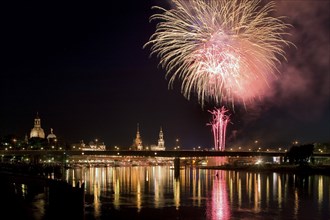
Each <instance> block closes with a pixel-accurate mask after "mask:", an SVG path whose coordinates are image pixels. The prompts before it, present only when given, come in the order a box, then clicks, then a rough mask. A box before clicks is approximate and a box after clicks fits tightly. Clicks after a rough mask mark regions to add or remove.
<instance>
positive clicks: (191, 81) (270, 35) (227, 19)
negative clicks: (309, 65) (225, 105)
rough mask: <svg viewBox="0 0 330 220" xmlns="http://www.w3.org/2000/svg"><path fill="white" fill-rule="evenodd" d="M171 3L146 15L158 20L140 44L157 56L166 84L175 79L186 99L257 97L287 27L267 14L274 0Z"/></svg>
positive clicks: (179, 0) (271, 70)
mask: <svg viewBox="0 0 330 220" xmlns="http://www.w3.org/2000/svg"><path fill="white" fill-rule="evenodd" d="M172 2H173V8H172V9H170V10H166V9H164V8H161V7H158V6H155V7H153V9H157V10H160V13H156V14H154V15H152V16H151V17H150V20H151V21H153V20H157V21H159V22H158V24H157V27H156V31H155V33H154V34H153V35H152V36H151V38H150V39H149V41H148V42H147V43H146V44H145V45H144V47H146V46H150V48H151V55H153V54H156V55H157V56H158V57H159V58H160V62H159V64H160V65H161V66H162V67H163V68H164V69H165V70H166V72H167V74H166V76H167V77H169V86H170V87H171V86H173V82H175V81H177V80H178V81H180V82H182V84H181V92H182V93H183V95H184V96H185V97H186V98H188V99H190V97H191V94H193V93H195V94H197V97H198V100H199V102H200V103H201V104H202V106H203V105H204V103H205V102H206V101H214V102H215V103H216V104H220V103H222V102H224V101H225V102H229V103H231V104H232V105H233V106H234V103H235V102H240V103H246V102H247V101H249V100H254V99H255V98H258V97H262V95H263V92H264V91H265V90H266V89H267V87H268V83H269V81H270V79H272V78H274V77H275V76H276V74H275V73H276V72H278V71H277V68H276V64H278V63H280V60H281V57H282V58H284V59H285V53H284V50H283V47H284V46H285V45H288V44H290V42H288V41H286V40H285V39H284V38H283V36H284V35H285V34H286V33H285V31H286V29H287V28H288V27H289V25H288V24H285V23H284V22H283V21H282V20H281V18H275V17H272V16H271V15H270V14H271V13H272V12H273V11H274V3H273V2H270V3H268V4H266V5H265V6H263V7H259V4H260V1H259V0H204V1H203V0H172Z"/></svg>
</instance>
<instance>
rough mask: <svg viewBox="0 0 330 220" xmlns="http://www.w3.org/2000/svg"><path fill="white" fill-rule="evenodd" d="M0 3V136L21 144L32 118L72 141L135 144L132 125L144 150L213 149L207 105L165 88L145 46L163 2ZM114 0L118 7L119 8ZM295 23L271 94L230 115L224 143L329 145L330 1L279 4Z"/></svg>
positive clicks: (279, 12)
mask: <svg viewBox="0 0 330 220" xmlns="http://www.w3.org/2000/svg"><path fill="white" fill-rule="evenodd" d="M106 2H107V3H100V2H95V1H93V2H92V1H91V2H89V3H82V2H79V1H78V2H76V3H68V2H66V3H63V4H61V3H59V2H57V1H52V2H51V1H44V2H42V3H40V2H39V3H33V2H30V1H29V2H27V1H22V2H17V1H15V2H13V3H6V4H4V3H1V7H0V8H1V13H0V16H1V21H0V22H1V26H0V27H1V38H2V40H1V49H0V53H1V57H2V62H1V66H0V83H1V84H0V100H1V107H0V136H4V135H7V134H16V135H18V136H19V137H21V138H23V137H24V136H25V134H29V133H30V130H31V128H32V127H33V120H34V118H35V116H36V114H37V112H38V113H39V116H40V118H41V125H42V128H43V129H44V130H45V133H46V135H47V134H48V133H49V132H50V128H53V129H54V133H55V134H56V135H57V136H58V138H59V139H61V140H65V141H69V142H79V141H80V140H84V141H85V142H89V141H91V140H93V139H95V138H98V139H99V140H100V141H104V142H105V144H106V145H107V146H110V147H112V146H114V145H118V146H125V147H128V146H130V145H131V144H132V141H133V139H134V138H135V134H136V125H137V123H139V124H140V132H141V135H142V140H143V143H144V144H147V145H149V144H156V143H157V139H158V133H159V129H160V126H162V128H163V131H164V138H165V145H166V146H167V147H168V148H172V147H173V146H174V143H175V139H176V138H179V139H180V142H181V146H182V147H183V148H187V149H192V148H193V147H197V146H202V147H208V148H210V147H212V144H213V142H212V141H213V139H212V134H211V128H210V127H209V126H206V124H207V123H208V122H209V121H210V119H211V115H210V114H209V113H208V110H209V109H213V106H214V105H212V103H209V104H208V105H207V106H206V107H205V108H204V109H202V108H201V106H200V105H199V104H198V103H197V101H196V100H187V99H185V98H184V97H183V95H182V94H181V93H180V88H179V85H177V86H176V87H175V88H174V89H168V81H167V80H166V79H165V71H164V70H163V69H161V67H159V66H158V61H159V60H158V58H157V57H155V56H154V57H151V58H150V57H149V54H150V50H149V49H150V48H146V49H143V45H144V44H145V43H146V42H147V41H148V39H149V37H150V36H151V34H152V33H153V32H154V31H155V25H156V23H155V22H151V23H149V17H150V15H152V14H153V13H154V11H153V10H151V7H152V6H153V5H160V6H163V7H166V8H169V5H170V4H167V3H166V1H161V0H158V1H155V0H152V1H150V0H139V1H116V3H113V2H114V1H106ZM119 2H120V3H119ZM276 2H277V12H276V13H277V14H276V15H277V16H286V18H285V21H286V22H288V23H290V24H292V25H293V27H292V28H291V29H290V31H289V32H290V34H291V35H290V36H288V37H287V39H289V40H290V41H291V42H292V43H294V44H295V45H296V48H295V47H294V46H290V47H286V48H285V49H286V52H287V61H283V63H282V65H279V66H278V68H279V70H280V72H281V74H280V75H279V76H278V80H277V81H276V82H275V83H274V84H272V85H271V87H270V88H269V94H268V95H267V98H265V99H263V100H260V101H258V102H256V103H254V104H253V105H249V106H248V107H247V108H244V107H243V106H239V105H237V106H235V109H234V110H235V111H233V110H232V109H231V110H230V114H231V124H229V125H228V133H227V137H228V138H227V140H228V142H227V146H238V145H239V144H244V145H248V144H251V143H253V142H254V140H258V141H259V143H260V145H262V146H274V147H275V146H281V145H286V146H287V145H290V144H291V142H292V141H294V140H298V141H299V142H300V143H314V142H329V141H330V52H329V51H330V33H329V30H330V28H329V27H330V13H329V9H330V1H328V0H323V1H322V0H317V1H314V0H310V1H307V0H301V1H298V0H294V1H284V0H283V1H276Z"/></svg>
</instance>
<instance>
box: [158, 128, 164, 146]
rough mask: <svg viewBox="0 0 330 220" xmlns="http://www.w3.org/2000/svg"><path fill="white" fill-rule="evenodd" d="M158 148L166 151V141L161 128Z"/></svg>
mask: <svg viewBox="0 0 330 220" xmlns="http://www.w3.org/2000/svg"><path fill="white" fill-rule="evenodd" d="M158 148H159V149H162V150H165V141H164V134H163V129H162V127H160V131H159V138H158Z"/></svg>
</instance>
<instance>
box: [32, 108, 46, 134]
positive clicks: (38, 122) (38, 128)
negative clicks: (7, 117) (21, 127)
mask: <svg viewBox="0 0 330 220" xmlns="http://www.w3.org/2000/svg"><path fill="white" fill-rule="evenodd" d="M30 138H45V132H44V129H42V128H41V119H40V118H39V115H38V113H37V116H36V118H35V119H34V127H33V128H32V129H31V132H30Z"/></svg>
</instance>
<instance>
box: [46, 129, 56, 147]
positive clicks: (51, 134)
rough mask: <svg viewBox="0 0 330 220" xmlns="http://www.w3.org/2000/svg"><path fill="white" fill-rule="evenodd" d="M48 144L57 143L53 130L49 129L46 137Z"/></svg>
mask: <svg viewBox="0 0 330 220" xmlns="http://www.w3.org/2000/svg"><path fill="white" fill-rule="evenodd" d="M47 140H48V143H51V144H55V143H56V142H57V138H56V135H55V134H54V133H53V129H52V128H51V129H50V134H49V135H47Z"/></svg>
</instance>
